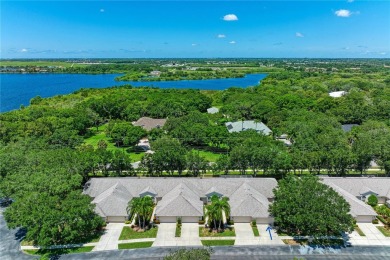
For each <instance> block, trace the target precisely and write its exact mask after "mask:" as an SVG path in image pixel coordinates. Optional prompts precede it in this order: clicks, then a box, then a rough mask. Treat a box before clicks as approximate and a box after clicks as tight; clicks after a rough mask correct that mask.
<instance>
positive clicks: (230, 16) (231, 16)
mask: <svg viewBox="0 0 390 260" xmlns="http://www.w3.org/2000/svg"><path fill="white" fill-rule="evenodd" d="M223 20H224V21H237V20H238V17H237V15H235V14H227V15H225V16H224V17H223Z"/></svg>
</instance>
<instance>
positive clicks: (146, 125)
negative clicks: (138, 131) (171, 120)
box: [133, 117, 167, 131]
mask: <svg viewBox="0 0 390 260" xmlns="http://www.w3.org/2000/svg"><path fill="white" fill-rule="evenodd" d="M166 122H167V120H166V119H154V118H150V117H141V118H140V119H138V120H137V121H136V122H133V125H134V126H141V127H142V128H143V129H145V130H147V131H150V130H152V129H153V128H160V127H163V126H164V125H165V123H166Z"/></svg>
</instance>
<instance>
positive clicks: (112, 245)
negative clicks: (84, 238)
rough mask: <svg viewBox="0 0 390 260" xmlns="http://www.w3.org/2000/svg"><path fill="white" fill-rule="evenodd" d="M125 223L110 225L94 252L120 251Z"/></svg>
mask: <svg viewBox="0 0 390 260" xmlns="http://www.w3.org/2000/svg"><path fill="white" fill-rule="evenodd" d="M123 227H124V224H123V223H109V224H108V225H107V226H106V230H105V232H104V234H103V235H102V237H101V238H100V240H99V243H98V244H97V245H96V246H95V247H94V249H93V250H92V251H103V250H116V249H118V241H119V236H120V235H121V232H122V229H123Z"/></svg>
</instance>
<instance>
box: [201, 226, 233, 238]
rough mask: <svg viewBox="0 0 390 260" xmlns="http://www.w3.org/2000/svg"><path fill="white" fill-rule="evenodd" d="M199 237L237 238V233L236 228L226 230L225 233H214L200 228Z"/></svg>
mask: <svg viewBox="0 0 390 260" xmlns="http://www.w3.org/2000/svg"><path fill="white" fill-rule="evenodd" d="M199 236H200V237H235V236H236V232H235V231H234V228H225V230H223V232H214V231H212V230H210V229H209V228H205V227H200V228H199Z"/></svg>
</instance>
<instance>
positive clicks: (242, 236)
mask: <svg viewBox="0 0 390 260" xmlns="http://www.w3.org/2000/svg"><path fill="white" fill-rule="evenodd" d="M234 230H235V231H236V242H235V243H234V245H260V238H258V237H255V235H254V234H253V230H252V227H251V224H250V223H235V224H234Z"/></svg>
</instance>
